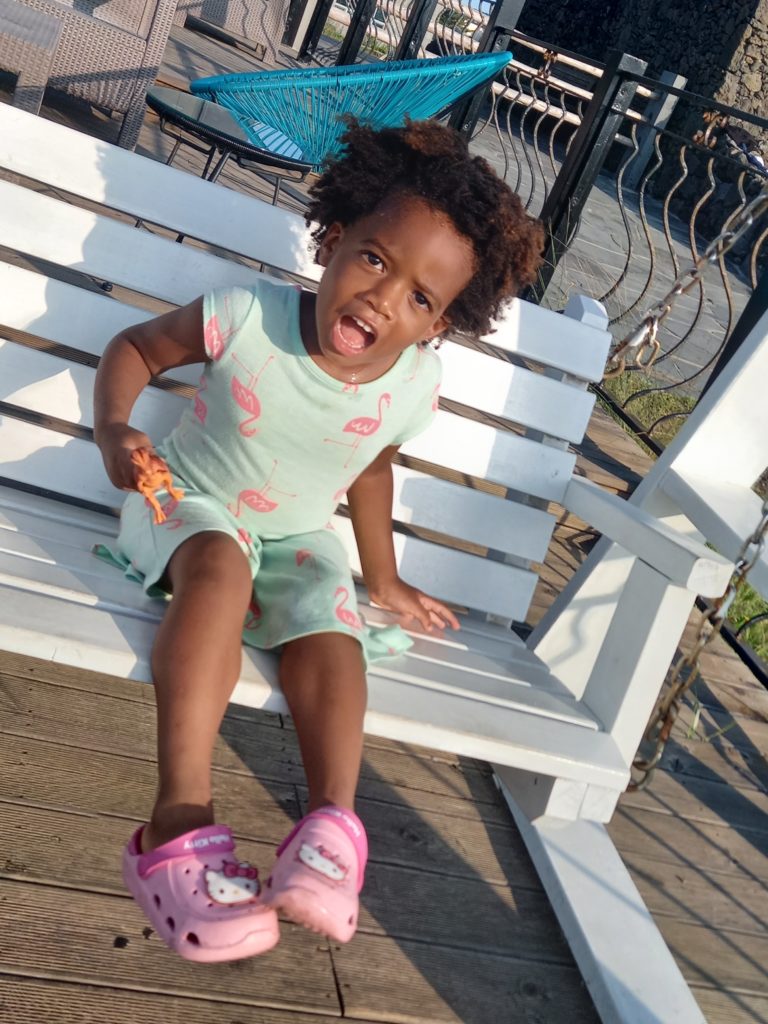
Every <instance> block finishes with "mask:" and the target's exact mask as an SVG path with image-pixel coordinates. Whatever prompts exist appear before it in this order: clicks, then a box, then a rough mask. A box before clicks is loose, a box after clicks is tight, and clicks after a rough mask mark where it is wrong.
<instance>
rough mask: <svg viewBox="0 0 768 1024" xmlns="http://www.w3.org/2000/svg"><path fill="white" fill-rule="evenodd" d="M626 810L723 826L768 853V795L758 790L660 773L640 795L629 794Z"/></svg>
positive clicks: (624, 802) (624, 798)
mask: <svg viewBox="0 0 768 1024" xmlns="http://www.w3.org/2000/svg"><path fill="white" fill-rule="evenodd" d="M622 803H623V806H625V807H637V808H643V809H645V810H651V811H656V812H658V813H659V814H671V815H674V816H676V817H680V818H684V819H685V820H686V821H693V822H709V823H711V824H715V825H716V824H720V823H724V824H726V825H729V826H731V827H732V828H734V829H739V830H741V831H742V832H744V833H749V834H750V835H751V836H752V837H753V838H752V841H753V842H754V843H755V845H756V846H759V847H760V848H761V849H763V850H764V851H765V852H768V794H766V793H765V792H763V791H760V790H757V789H736V788H735V787H734V786H725V785H723V784H722V783H719V782H710V781H708V780H707V779H698V778H693V777H690V776H689V777H688V778H686V779H685V781H684V782H683V781H681V780H680V778H679V777H675V776H672V775H669V774H668V773H666V772H658V773H657V774H656V776H655V777H654V779H653V784H652V785H651V786H650V787H649V788H648V789H645V790H642V791H641V792H639V793H627V794H625V796H624V797H623V798H622Z"/></svg>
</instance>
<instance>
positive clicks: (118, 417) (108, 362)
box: [93, 298, 208, 490]
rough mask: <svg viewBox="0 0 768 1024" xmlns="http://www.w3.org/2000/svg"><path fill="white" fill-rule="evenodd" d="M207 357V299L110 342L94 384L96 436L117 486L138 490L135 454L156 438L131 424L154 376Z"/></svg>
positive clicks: (183, 307) (105, 464) (205, 360)
mask: <svg viewBox="0 0 768 1024" xmlns="http://www.w3.org/2000/svg"><path fill="white" fill-rule="evenodd" d="M203 362H208V356H207V355H206V352H205V342H204V335H203V300H202V298H198V299H195V300H194V301H193V302H190V303H189V305H187V306H182V307H181V308H179V309H175V310H173V312H171V313H164V314H163V315H162V316H158V317H155V318H154V320H148V321H146V322H145V323H141V324H136V325H135V326H134V327H127V328H126V329H125V330H124V331H121V332H120V333H119V334H117V335H115V337H114V338H113V339H112V341H110V343H109V345H107V347H106V349H105V351H104V355H103V356H102V357H101V360H100V362H99V368H98V371H97V373H96V384H95V389H94V401H93V404H94V429H93V434H94V439H95V441H96V444H98V446H99V448H100V450H101V456H102V458H103V459H104V466H105V467H106V470H107V475H108V476H109V479H110V480H111V481H112V483H113V484H114V485H115V486H116V487H122V488H123V489H124V490H135V488H136V467H135V465H134V464H133V463H132V462H131V453H132V452H133V451H135V449H137V448H152V447H153V444H152V440H151V439H150V438H149V437H147V435H146V434H144V433H142V432H141V431H140V430H136V429H135V428H134V427H132V426H131V425H130V423H129V419H130V416H131V411H132V410H133V406H134V404H135V402H136V399H137V398H138V397H139V395H140V394H141V392H142V391H143V389H144V388H145V387H146V386H147V384H148V383H149V382H150V380H151V379H152V377H155V376H157V375H158V374H160V373H164V372H165V371H166V370H170V369H172V368H173V367H175V366H184V365H185V364H187V363H203Z"/></svg>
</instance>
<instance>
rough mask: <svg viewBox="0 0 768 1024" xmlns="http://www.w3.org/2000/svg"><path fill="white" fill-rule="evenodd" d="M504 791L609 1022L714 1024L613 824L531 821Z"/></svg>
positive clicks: (598, 1006)
mask: <svg viewBox="0 0 768 1024" xmlns="http://www.w3.org/2000/svg"><path fill="white" fill-rule="evenodd" d="M500 788H501V791H502V793H503V794H504V797H505V799H506V801H507V803H508V804H509V807H510V810H511V811H512V815H513V816H514V818H515V821H516V823H517V826H518V828H519V829H520V833H521V835H522V837H523V840H524V841H525V844H526V846H527V847H528V852H529V853H530V855H531V857H532V859H533V861H534V863H535V865H536V870H537V871H538V873H539V876H540V878H541V881H542V883H543V885H544V888H545V889H546V890H547V895H548V896H549V899H550V902H551V903H552V907H553V909H554V911H555V914H556V915H557V919H558V921H559V922H560V926H561V928H562V929H563V932H564V933H565V937H566V939H567V941H568V944H569V945H570V947H571V952H572V953H573V955H574V958H575V960H576V963H577V964H578V966H579V969H580V971H581V973H582V976H583V978H584V982H585V984H586V986H587V988H588V989H589V994H590V995H591V996H592V999H593V1001H594V1004H595V1008H596V1010H597V1012H598V1013H599V1015H600V1019H601V1020H602V1021H603V1022H604V1024H706V1020H705V1018H704V1015H703V1014H702V1012H701V1010H700V1009H699V1006H698V1004H697V1003H696V1000H695V999H694V998H693V995H692V994H691V991H690V989H689V988H688V985H687V984H686V981H685V979H684V978H683V976H682V974H681V973H680V969H679V968H678V966H677V964H676V963H675V961H674V959H673V958H672V954H671V953H670V952H669V949H668V948H667V945H666V943H665V942H664V939H663V938H662V936H661V934H660V932H659V930H658V928H657V927H656V925H655V924H654V922H653V918H652V917H651V915H650V914H649V912H648V910H647V908H646V906H645V904H644V903H643V900H642V897H641V896H640V893H639V892H638V891H637V887H636V886H635V884H634V882H633V881H632V879H631V878H630V876H629V872H628V871H627V869H626V868H625V867H624V863H623V861H622V859H621V857H620V856H619V854H618V852H617V850H616V847H615V846H614V845H613V843H612V841H611V838H610V836H609V835H608V833H607V831H606V829H605V826H604V825H600V824H598V823H597V822H593V821H569V822H566V821H561V820H558V819H555V818H538V819H536V820H534V821H531V820H529V818H528V816H527V815H525V814H523V813H522V811H521V810H520V808H519V807H518V806H517V804H516V802H515V800H514V799H513V798H512V796H511V794H510V793H509V791H508V790H507V788H506V786H504V784H503V782H502V783H500Z"/></svg>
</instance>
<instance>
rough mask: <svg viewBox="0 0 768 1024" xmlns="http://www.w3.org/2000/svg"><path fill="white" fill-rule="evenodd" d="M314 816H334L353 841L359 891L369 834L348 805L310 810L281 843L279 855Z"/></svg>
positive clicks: (335, 821) (366, 861) (363, 873)
mask: <svg viewBox="0 0 768 1024" xmlns="http://www.w3.org/2000/svg"><path fill="white" fill-rule="evenodd" d="M313 818H332V819H333V821H334V823H335V824H336V825H338V826H339V828H340V829H341V830H342V832H344V833H345V834H346V835H347V836H348V837H349V839H350V840H351V842H352V845H353V846H354V848H355V853H356V854H357V866H358V873H359V877H358V886H357V888H358V892H359V891H360V889H362V888H363V879H364V876H365V865H366V864H367V863H368V836H367V835H366V834H365V826H364V825H363V823H362V821H360V819H359V818H358V816H357V815H356V814H355V812H354V811H350V810H348V809H347V808H346V807H337V806H336V805H335V804H328V805H326V806H325V807H318V808H317V809H316V810H314V811H310V812H309V814H307V815H305V816H304V817H303V818H302V819H301V821H300V822H299V823H298V824H297V825H295V826H294V827H293V828H292V829H291V831H290V832H289V833H288V835H287V836H286V837H285V839H284V840H283V841H282V843H280V845H279V846H278V848H277V855H278V857H279V856H280V854H281V853H282V852H283V850H284V849H285V848H286V846H287V845H288V844H289V843H290V841H291V840H292V839H293V837H294V836H295V835H296V833H297V832H298V831H299V829H300V828H301V827H302V825H304V824H305V823H306V822H308V821H311V820H312V819H313Z"/></svg>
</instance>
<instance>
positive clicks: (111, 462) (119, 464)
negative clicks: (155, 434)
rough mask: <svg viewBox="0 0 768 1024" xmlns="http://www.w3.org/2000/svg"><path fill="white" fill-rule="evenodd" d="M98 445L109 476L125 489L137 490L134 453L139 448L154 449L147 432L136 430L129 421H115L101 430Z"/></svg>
mask: <svg viewBox="0 0 768 1024" xmlns="http://www.w3.org/2000/svg"><path fill="white" fill-rule="evenodd" d="M98 445H99V448H100V449H101V457H102V459H103V460H104V468H105V469H106V471H107V476H108V477H109V479H110V480H111V481H112V483H113V484H114V485H115V487H120V488H121V489H122V490H124V491H135V490H137V489H138V488H137V486H136V483H137V477H136V465H135V463H134V462H133V460H132V455H133V453H134V452H135V451H136V450H137V449H139V448H148V449H150V450H152V448H153V445H152V442H151V440H150V439H149V438H148V437H147V435H146V434H144V433H142V432H141V431H140V430H134V428H133V427H131V426H130V425H129V424H128V423H113V424H111V425H110V426H108V427H105V428H104V429H103V430H101V431H100V433H99V437H98Z"/></svg>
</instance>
